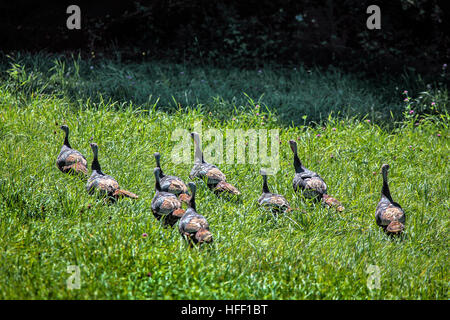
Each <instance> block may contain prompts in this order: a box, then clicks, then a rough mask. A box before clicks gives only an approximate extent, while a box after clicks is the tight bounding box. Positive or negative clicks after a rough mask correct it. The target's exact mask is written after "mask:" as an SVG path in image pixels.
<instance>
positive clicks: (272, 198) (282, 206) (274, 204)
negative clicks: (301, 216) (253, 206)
mask: <svg viewBox="0 0 450 320" xmlns="http://www.w3.org/2000/svg"><path fill="white" fill-rule="evenodd" d="M260 174H261V175H262V177H263V188H262V195H261V197H260V198H259V199H258V203H259V204H260V205H261V206H265V207H267V208H269V209H271V210H272V212H274V213H280V212H289V211H291V210H292V209H291V207H290V205H289V202H288V201H287V200H286V198H285V197H283V196H282V195H281V194H276V193H271V192H270V190H269V187H268V185H267V174H266V172H265V171H264V170H261V171H260Z"/></svg>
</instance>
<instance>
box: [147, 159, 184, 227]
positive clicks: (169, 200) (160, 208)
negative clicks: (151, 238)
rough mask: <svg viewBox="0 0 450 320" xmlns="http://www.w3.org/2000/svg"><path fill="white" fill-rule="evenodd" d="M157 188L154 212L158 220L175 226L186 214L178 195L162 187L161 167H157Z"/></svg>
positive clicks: (155, 172)
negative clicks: (163, 189)
mask: <svg viewBox="0 0 450 320" xmlns="http://www.w3.org/2000/svg"><path fill="white" fill-rule="evenodd" d="M153 173H154V174H155V189H156V193H155V196H154V197H153V200H152V212H153V215H154V216H155V218H156V219H157V220H161V219H162V222H163V224H164V225H170V226H173V225H175V223H177V221H178V220H179V219H180V218H181V217H182V216H183V215H184V210H183V209H182V208H181V201H180V200H179V199H178V198H177V196H176V195H174V194H173V193H170V192H166V191H162V189H161V180H160V175H161V169H160V168H159V167H157V168H155V170H154V171H153Z"/></svg>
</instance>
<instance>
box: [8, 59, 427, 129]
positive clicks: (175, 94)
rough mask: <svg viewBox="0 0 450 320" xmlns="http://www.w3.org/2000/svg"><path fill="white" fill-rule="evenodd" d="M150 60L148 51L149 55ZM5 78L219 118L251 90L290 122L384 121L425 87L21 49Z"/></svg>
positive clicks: (20, 85) (15, 84) (63, 93)
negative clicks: (194, 109)
mask: <svg viewBox="0 0 450 320" xmlns="http://www.w3.org/2000/svg"><path fill="white" fill-rule="evenodd" d="M143 59H144V58H143ZM0 66H1V69H3V70H4V71H3V73H2V77H3V79H4V80H6V81H7V83H8V84H9V85H10V86H11V87H12V88H16V89H17V90H20V91H27V92H34V91H38V92H41V93H52V94H54V95H55V94H56V95H58V96H59V97H68V98H70V99H71V100H72V101H78V100H80V99H81V100H83V101H85V100H90V101H94V102H100V101H102V100H105V101H111V102H112V101H117V102H130V101H132V102H133V103H135V104H137V105H141V106H143V107H145V106H147V107H150V106H153V105H154V104H155V103H156V106H157V108H160V109H161V110H165V111H173V110H176V109H178V108H180V107H186V106H196V105H201V106H202V109H203V110H204V111H205V112H212V113H214V114H215V116H216V117H217V118H219V119H227V118H228V116H229V111H230V108H231V109H234V108H237V109H246V108H248V98H247V96H249V97H251V98H252V99H253V100H254V101H256V102H257V103H259V104H260V105H261V106H267V107H270V108H271V109H272V110H274V111H276V112H277V113H278V115H279V117H280V120H281V122H283V123H284V124H286V125H290V124H295V125H299V124H303V123H304V120H303V117H304V116H306V123H308V124H311V123H313V122H315V123H320V122H323V121H326V119H327V117H328V114H330V113H331V112H332V113H333V114H335V115H337V116H340V117H344V118H345V117H346V116H348V117H353V116H358V117H359V118H362V117H364V116H367V117H368V118H369V119H370V120H371V121H376V122H377V123H382V122H386V121H389V120H390V119H391V115H393V117H394V119H396V120H399V119H401V118H402V114H401V112H402V110H403V104H402V101H401V97H402V96H401V92H402V91H403V90H405V89H406V90H410V92H411V93H413V91H414V90H415V91H417V90H418V89H419V88H422V89H423V88H424V87H425V84H424V83H422V82H420V81H415V82H414V81H411V77H410V76H405V78H404V79H402V80H401V81H400V80H398V81H397V82H394V81H392V79H391V80H385V81H380V80H377V81H375V80H367V79H364V77H363V76H362V75H356V74H353V75H352V74H344V73H342V72H341V71H340V70H338V69H335V68H333V67H329V68H328V69H323V68H316V67H311V68H306V67H304V66H301V65H299V66H293V67H289V68H288V67H279V66H267V67H264V68H261V69H257V70H241V69H237V68H233V67H230V68H229V69H219V68H214V67H210V66H191V65H187V64H173V63H164V62H154V61H145V60H143V61H142V62H141V63H136V62H123V61H122V60H121V59H120V58H119V57H118V58H117V59H112V60H111V59H109V60H108V59H98V58H95V53H94V54H93V55H92V57H91V58H90V59H81V58H80V57H79V56H78V57H74V56H72V57H66V56H61V55H45V54H37V55H27V54H25V55H24V54H20V53H19V54H16V55H13V56H4V57H3V58H2V59H0Z"/></svg>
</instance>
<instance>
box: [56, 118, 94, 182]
mask: <svg viewBox="0 0 450 320" xmlns="http://www.w3.org/2000/svg"><path fill="white" fill-rule="evenodd" d="M60 129H61V130H62V131H64V132H65V137H64V144H63V146H62V147H61V151H60V152H59V155H58V158H57V159H56V165H57V166H58V168H59V170H61V171H62V172H64V173H76V174H81V175H83V176H85V177H87V176H88V168H87V160H86V158H85V157H84V156H83V155H82V154H81V153H80V152H79V151H78V150H75V149H72V147H71V146H70V143H69V127H68V126H66V125H65V124H64V125H62V126H60Z"/></svg>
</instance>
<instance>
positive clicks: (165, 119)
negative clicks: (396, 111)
mask: <svg viewBox="0 0 450 320" xmlns="http://www.w3.org/2000/svg"><path fill="white" fill-rule="evenodd" d="M39 59H40V58H39V56H38V57H37V58H36V61H35V63H36V65H37V67H36V68H35V69H33V73H34V74H35V73H36V72H37V73H38V75H35V77H36V78H33V77H34V76H33V75H30V73H28V72H23V73H21V71H20V70H21V67H20V66H18V69H17V75H18V76H17V78H16V83H15V84H14V82H13V81H11V80H10V79H9V80H7V81H6V80H5V81H3V83H2V85H1V86H0V119H1V121H0V157H1V159H2V165H1V166H0V239H1V242H0V256H1V261H2V263H1V264H0V288H1V290H0V298H2V299H16V298H19V299H80V298H88V299H91V298H94V299H105V298H106V299H367V298H369V299H448V279H449V257H448V252H449V241H448V240H449V239H448V234H449V232H448V231H449V202H448V194H449V179H448V172H449V161H448V157H449V154H448V150H449V145H448V138H449V136H448V132H449V131H448V120H449V119H448V114H447V113H445V112H444V113H442V114H441V115H440V116H434V117H425V118H422V119H421V121H420V122H419V123H418V125H416V120H417V121H418V119H415V118H410V119H406V120H405V121H404V122H402V123H399V124H398V125H397V126H396V129H395V130H393V131H392V130H391V131H387V130H386V129H384V128H383V127H380V126H378V125H377V124H374V123H373V121H371V122H368V121H366V120H361V119H358V118H357V117H348V116H347V117H344V116H343V117H341V118H336V117H333V116H329V117H328V116H327V118H326V120H324V122H323V124H322V125H321V126H315V127H309V126H305V125H303V124H301V125H299V126H285V125H282V124H283V121H282V120H281V119H280V118H279V116H277V113H272V112H271V111H270V110H273V108H269V110H264V108H261V109H262V111H257V110H255V104H257V103H260V104H261V105H263V102H262V101H259V102H258V101H257V100H253V101H252V100H251V98H252V96H256V97H258V94H257V93H258V92H259V91H253V93H254V94H253V95H252V94H251V93H252V92H250V91H249V89H248V88H249V87H250V86H251V85H256V83H257V85H258V86H261V85H263V84H264V83H265V82H267V83H266V84H265V85H266V86H267V87H266V88H270V92H266V94H265V95H264V96H263V98H262V99H266V100H264V101H267V104H268V105H269V106H270V104H269V103H273V106H274V107H277V103H276V101H278V100H277V99H281V98H280V97H281V96H282V95H283V90H287V89H286V88H287V87H289V88H291V90H292V92H286V94H287V95H289V96H290V99H292V101H291V102H290V103H292V105H295V104H296V103H297V102H299V101H302V100H301V99H305V101H308V100H311V101H312V100H315V99H316V98H317V97H319V96H321V97H322V100H320V101H322V102H321V103H322V104H321V105H322V106H326V105H327V104H332V103H335V104H336V105H339V104H340V103H343V101H348V100H347V98H344V97H352V99H354V100H352V101H354V104H353V106H355V107H356V106H358V108H362V109H358V110H366V111H367V110H368V109H364V108H363V107H362V106H366V108H368V107H369V106H371V105H375V106H376V107H377V106H378V103H381V102H380V101H379V100H377V99H379V98H377V97H376V96H375V95H373V96H372V95H370V94H368V91H364V90H368V89H367V88H365V89H364V88H362V87H360V86H356V87H355V86H353V85H352V83H353V84H355V83H356V82H355V83H354V82H352V81H353V80H352V78H351V77H347V76H344V75H339V74H337V73H333V72H328V73H315V72H313V73H312V74H311V75H310V74H308V73H306V72H305V71H304V70H302V69H300V70H297V72H295V71H292V72H291V71H290V74H289V75H285V76H284V78H282V79H281V80H280V81H279V84H280V85H279V87H277V83H278V80H276V75H277V71H270V72H268V73H269V74H267V73H266V71H264V70H263V72H262V74H261V75H260V74H259V73H258V71H255V72H250V71H248V72H242V73H239V72H238V71H237V70H229V71H224V70H221V71H219V70H211V71H210V73H208V74H201V72H202V71H201V70H199V69H196V70H187V69H183V66H167V65H149V64H143V65H142V66H139V65H137V64H136V65H134V66H127V67H126V68H123V67H122V66H120V67H119V66H118V65H115V64H114V65H113V64H108V63H105V64H104V65H103V64H102V63H101V62H98V63H95V64H94V69H93V70H95V71H97V70H99V69H100V70H101V71H99V72H95V71H91V70H90V69H89V67H88V66H89V64H87V63H82V62H80V63H79V66H78V67H75V64H74V63H75V62H73V64H65V65H64V64H63V65H59V67H58V68H57V69H55V70H53V71H48V70H47V69H46V67H43V66H44V65H46V66H50V65H52V63H50V62H49V61H47V60H45V59H44V61H39ZM33 61H34V60H33V59H31V60H30V62H33ZM75 61H76V60H75ZM55 63H56V62H55ZM57 63H60V62H57ZM27 68H28V67H27ZM39 70H41V71H39ZM62 70H64V73H62ZM182 71H184V72H185V74H184V75H180V72H182ZM40 72H42V74H41V73H40ZM67 73H68V74H69V75H68V76H66V74H67ZM225 74H226V75H228V76H226V77H225ZM20 75H22V76H23V77H22V78H21V77H20ZM128 75H130V76H131V77H132V78H131V79H127V76H128ZM8 76H9V75H8ZM29 77H31V79H29ZM51 77H56V80H55V79H53V80H52V79H51ZM258 77H264V78H263V79H264V80H261V79H260V78H258ZM38 79H42V80H38ZM43 79H45V80H43ZM66 79H67V80H66ZM188 79H190V80H188ZM202 79H204V80H205V82H206V83H203V82H201V80H202ZM252 79H258V80H254V81H255V82H251V80H252ZM321 79H322V80H321ZM338 79H340V80H339V81H337V80H338ZM119 80H120V81H119ZM247 80H248V81H250V82H249V83H248V84H247V85H248V86H249V87H239V86H238V85H241V84H243V83H246V81H247ZM302 80H303V81H305V83H304V84H301V81H302ZM27 81H28V82H27ZM36 81H43V82H42V83H40V84H39V83H38V84H36ZM131 81H135V83H134V84H131V83H130V82H131ZM214 81H217V83H216V84H214ZM235 82H236V83H237V84H238V85H236V88H234V87H233V86H234V85H235V84H234V83H235ZM118 83H121V86H120V87H119V86H118ZM283 83H284V84H286V86H284V85H283ZM333 83H334V85H332V84H333ZM339 83H347V85H346V86H343V87H342V89H341V88H340V87H339V86H338V84H339ZM213 84H214V85H213ZM313 84H314V85H313ZM116 86H117V87H116ZM27 88H28V89H27ZM181 88H184V90H185V92H183V91H179V90H181ZM188 88H191V89H188ZM198 88H204V89H202V90H199V91H196V90H195V89H198ZM300 89H301V90H300ZM26 90H29V91H26ZM255 90H256V89H255ZM321 90H322V92H320V91H321ZM339 90H343V92H342V99H341V100H339V99H340V98H339V97H340V96H339V94H336V95H332V94H331V92H334V93H339V92H338V91H339ZM116 91H117V92H118V93H115V92H116ZM240 92H246V93H247V94H248V95H249V97H245V98H241V96H240V94H238V93H240ZM324 92H325V93H324ZM212 93H214V94H212ZM183 94H185V98H183ZM210 94H211V97H212V96H216V98H215V99H216V100H214V101H217V102H216V103H217V105H216V107H217V108H219V107H222V108H224V110H230V109H233V108H234V106H236V105H239V104H241V102H239V101H240V100H238V99H245V100H242V101H246V103H245V104H246V105H247V108H245V109H244V108H241V109H240V108H234V111H233V115H232V116H231V115H230V116H228V117H227V118H225V117H223V118H217V117H215V114H212V113H211V114H210V113H209V112H208V110H213V109H208V105H206V104H205V105H204V106H200V107H188V108H179V107H178V108H175V107H174V106H172V112H170V113H166V112H164V110H166V109H168V108H170V103H171V102H170V99H169V97H170V96H174V100H175V101H177V103H181V104H182V105H183V107H184V106H186V105H188V106H196V105H197V104H198V103H200V104H203V103H204V101H203V102H202V100H201V99H203V98H202V97H206V96H208V98H209V95H210ZM90 95H92V96H93V97H100V96H102V97H104V99H103V100H102V99H100V98H99V99H95V98H92V99H90V98H86V97H90ZM169 95H170V96H169ZM297 95H298V96H299V98H296V97H297ZM148 96H151V99H149V100H148V101H144V100H145V99H147V97H148ZM332 96H335V97H336V99H333V98H331V97H332ZM106 97H107V98H106ZM125 97H128V98H129V99H132V100H133V101H135V102H133V103H129V102H128V103H125V102H124V101H122V99H123V98H125ZM156 97H159V98H160V102H159V103H158V104H157V106H159V107H160V108H157V106H156V105H155V99H156ZM249 98H250V99H249ZM77 99H78V100H77ZM135 99H136V100H135ZM139 99H144V100H139ZM164 99H166V100H164ZM183 99H185V100H183ZM297 99H299V100H297ZM150 101H151V102H150ZM162 101H164V102H162ZM172 101H173V100H172ZM284 101H286V100H284ZM335 101H338V102H335ZM360 102H361V104H359V103H360ZM174 103H175V102H174ZM242 104H244V103H243V102H242ZM299 105H300V106H304V107H305V108H309V107H308V105H307V104H306V103H304V104H303V103H299ZM212 106H214V104H212ZM349 106H351V104H349ZM311 108H314V105H311ZM349 108H350V107H349ZM261 109H258V110H261ZM300 110H302V109H300ZM311 110H312V109H311ZM327 110H329V109H327ZM295 112H298V114H299V115H302V112H301V111H295ZM317 112H319V111H317ZM320 112H324V113H325V109H324V110H321V111H320ZM223 114H224V113H223ZM295 114H297V113H295ZM233 117H234V118H233ZM262 117H264V118H262ZM200 120H202V121H203V127H204V128H211V127H213V128H217V129H219V130H220V131H221V132H225V130H226V129H227V128H240V129H244V130H247V129H255V128H256V129H257V128H279V130H280V167H281V169H280V170H279V171H278V172H277V174H276V175H275V176H271V177H269V187H270V189H271V190H272V191H273V192H278V193H281V194H283V195H285V196H286V198H287V199H288V201H289V202H290V203H291V205H292V207H294V208H298V210H296V211H295V212H294V213H292V214H290V215H280V216H273V215H272V214H271V213H269V212H267V211H265V210H263V209H261V208H260V207H259V206H258V203H257V201H256V200H257V198H258V197H259V196H260V194H261V182H262V181H261V177H260V176H259V175H258V172H259V167H260V166H259V165H250V164H222V165H220V168H221V169H222V170H223V171H224V172H225V174H226V175H227V178H228V179H227V180H228V181H230V182H231V183H233V184H234V185H236V186H238V188H239V189H240V190H241V191H242V197H241V199H240V201H237V202H235V201H229V200H227V199H224V198H220V197H216V196H215V195H214V194H213V193H212V192H210V191H209V190H208V188H206V187H205V186H204V185H203V184H202V183H199V184H198V203H197V206H198V212H199V213H201V214H203V215H204V216H205V217H206V218H207V219H208V221H209V223H210V226H211V231H212V233H213V236H214V242H213V243H212V244H211V245H207V246H203V247H202V248H192V249H189V247H188V245H187V244H186V243H185V241H184V240H183V239H182V238H181V236H180V235H179V233H178V230H177V229H176V228H173V229H172V228H164V227H162V226H161V224H160V223H159V222H157V221H156V219H155V218H154V217H153V215H152V213H151V209H150V202H151V199H152V197H153V195H154V177H153V168H154V166H155V163H154V159H153V157H152V155H153V153H154V152H155V151H159V152H160V153H161V155H162V165H163V168H164V170H165V172H167V173H170V174H176V175H179V176H180V177H182V178H183V179H184V180H185V181H188V180H189V179H188V174H189V171H190V169H191V165H192V164H177V165H175V164H173V163H171V158H170V155H171V153H172V150H173V147H174V144H175V142H174V141H171V136H172V133H173V131H174V129H176V128H184V129H187V130H192V128H193V126H194V124H195V122H197V121H200ZM303 120H304V119H302V121H303ZM63 121H65V122H66V123H67V124H68V125H69V127H70V129H71V137H70V139H71V143H72V145H73V146H74V147H75V148H76V149H78V150H79V151H81V152H82V153H83V154H84V155H85V156H86V157H87V159H88V161H89V162H90V161H91V160H92V154H91V152H90V149H89V141H90V138H91V137H93V140H94V141H95V142H97V143H98V144H99V158H100V162H101V164H102V169H103V171H104V172H105V173H108V174H111V175H112V176H114V177H115V178H116V179H117V180H118V182H119V184H120V185H121V186H122V187H124V188H126V189H127V190H130V191H132V192H135V193H137V194H138V195H139V197H140V198H139V199H138V200H136V201H133V200H131V199H123V200H121V201H119V202H118V203H116V204H114V205H104V203H103V202H102V200H101V199H97V198H96V197H94V196H89V195H88V194H87V192H86V190H85V184H84V182H82V181H80V180H79V179H78V178H76V177H72V176H69V175H65V174H63V173H61V172H60V171H59V170H58V169H57V168H56V165H55V160H56V156H57V155H58V153H59V149H60V147H61V145H62V141H63V133H62V131H61V130H59V129H58V126H57V124H58V125H59V124H61V123H62V122H63ZM290 139H296V140H297V141H298V144H299V156H300V158H301V159H302V161H303V162H304V164H305V165H306V166H307V167H308V168H310V169H312V170H314V171H317V172H319V173H320V174H321V175H322V177H323V178H324V179H325V181H326V182H327V184H328V185H329V192H330V194H332V195H333V196H335V197H336V198H338V199H339V200H341V201H342V202H343V204H344V206H345V208H346V210H345V211H344V212H342V213H339V212H336V211H334V210H332V209H326V208H324V207H322V206H321V205H315V204H313V203H311V202H309V201H305V200H304V199H302V198H301V197H300V196H298V195H296V194H294V192H293V190H292V185H291V182H292V177H293V173H294V169H293V165H292V153H291V152H290V149H289V147H288V143H287V142H288V140H290ZM191 151H192V150H191ZM206 158H207V160H208V156H207V155H206ZM385 162H386V163H389V164H390V166H391V171H390V183H391V192H392V194H393V197H394V200H395V201H397V202H399V203H400V204H401V205H402V207H403V208H404V209H405V211H406V215H407V220H406V232H405V235H404V237H402V238H399V239H390V238H388V237H387V236H386V235H385V234H384V233H383V232H382V231H381V230H380V229H379V227H378V226H377V225H376V223H375V219H374V211H375V207H376V204H377V202H378V200H379V198H380V189H381V177H380V174H379V168H380V166H381V164H382V163H385ZM144 233H147V234H148V236H147V237H143V236H142V235H143V234H144ZM69 265H77V266H79V267H80V271H81V288H80V289H74V290H68V289H67V286H66V280H67V278H68V277H69V275H70V274H68V273H67V267H68V266H69ZM370 265H376V266H378V267H379V268H380V272H381V273H380V276H381V277H380V288H379V289H376V288H375V289H369V287H368V285H367V282H368V279H369V276H370V273H368V270H369V266H370Z"/></svg>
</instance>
